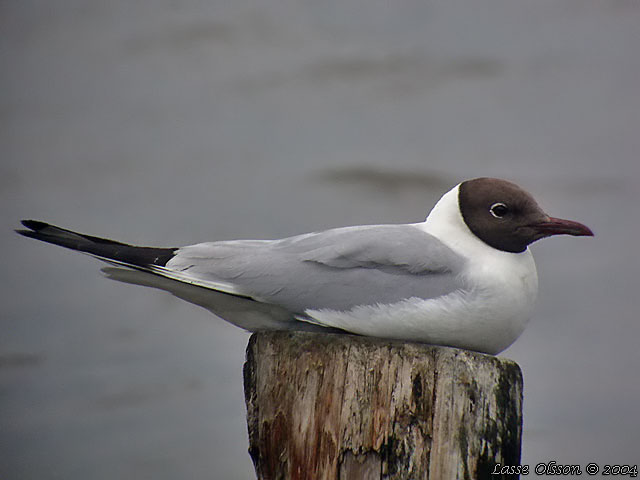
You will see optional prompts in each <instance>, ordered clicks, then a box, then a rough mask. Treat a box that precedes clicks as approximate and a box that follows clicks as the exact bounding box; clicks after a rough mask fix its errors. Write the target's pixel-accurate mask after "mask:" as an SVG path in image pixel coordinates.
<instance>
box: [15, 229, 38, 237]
mask: <svg viewBox="0 0 640 480" xmlns="http://www.w3.org/2000/svg"><path fill="white" fill-rule="evenodd" d="M14 232H16V233H17V234H19V235H22V236H23V237H29V238H33V237H34V236H35V234H36V232H34V231H33V230H14Z"/></svg>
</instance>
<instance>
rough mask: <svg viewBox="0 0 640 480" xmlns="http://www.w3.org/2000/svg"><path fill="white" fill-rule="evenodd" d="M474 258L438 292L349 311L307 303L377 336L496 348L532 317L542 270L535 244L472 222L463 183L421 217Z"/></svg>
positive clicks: (340, 323)
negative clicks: (463, 206) (513, 241)
mask: <svg viewBox="0 0 640 480" xmlns="http://www.w3.org/2000/svg"><path fill="white" fill-rule="evenodd" d="M414 226H415V227H416V228H419V229H421V230H424V231H426V232H428V233H430V234H431V235H434V236H435V237H437V238H439V239H440V240H441V241H442V242H444V243H446V244H447V245H448V246H449V247H451V248H452V249H453V250H455V251H456V252H457V253H459V254H460V255H462V256H464V257H465V258H467V260H468V261H467V264H466V268H465V269H464V271H463V272H462V274H461V277H462V280H463V283H464V289H462V290H458V291H456V292H453V293H451V294H449V295H446V296H442V297H438V298H435V299H430V300H424V299H419V298H409V299H405V300H403V301H401V302H398V303H394V304H386V305H364V306H357V307H355V308H353V309H352V310H350V311H348V312H344V311H342V312H338V311H332V310H313V311H307V312H306V313H307V315H309V316H310V317H312V318H313V319H314V320H315V321H317V322H318V323H320V324H322V325H330V326H333V327H338V328H343V329H345V330H348V331H351V332H354V333H359V334H362V335H371V336H377V337H386V338H396V339H403V340H413V341H422V342H427V343H433V344H438V345H450V346H454V347H460V348H466V349H471V350H477V351H481V352H486V353H492V354H496V353H499V352H501V351H502V350H504V349H505V348H507V347H508V346H509V345H511V344H512V343H513V342H514V341H515V340H516V338H518V337H519V336H520V334H521V333H522V331H523V330H524V328H525V326H526V323H527V321H528V320H529V318H530V317H531V313H532V311H533V306H534V304H535V300H536V297H537V291H538V276H537V272H536V267H535V263H534V261H533V256H532V255H531V252H530V251H529V250H528V249H527V250H525V251H524V252H522V253H509V252H502V251H500V250H496V249H494V248H492V247H490V246H488V245H487V244H485V243H484V242H482V241H481V240H480V239H478V238H477V237H476V236H475V235H474V234H473V233H472V232H471V231H470V230H469V228H468V227H467V226H466V224H465V223H464V220H463V219H462V215H461V214H460V209H459V208H458V186H456V187H454V188H453V189H452V190H451V191H449V192H448V193H447V194H445V195H444V196H443V197H442V198H441V199H440V201H439V202H438V203H437V204H436V206H435V207H434V208H433V210H432V211H431V213H430V214H429V217H427V220H426V221H425V222H423V223H418V224H414Z"/></svg>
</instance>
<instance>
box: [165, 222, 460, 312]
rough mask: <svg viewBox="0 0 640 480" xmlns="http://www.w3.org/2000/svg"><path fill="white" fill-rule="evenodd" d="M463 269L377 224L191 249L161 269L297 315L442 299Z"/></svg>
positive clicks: (417, 234)
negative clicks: (414, 299)
mask: <svg viewBox="0 0 640 480" xmlns="http://www.w3.org/2000/svg"><path fill="white" fill-rule="evenodd" d="M463 263H464V259H463V258H462V257H461V256H459V255H458V254H456V253H455V252H454V251H452V250H451V249H450V248H448V247H447V246H446V245H444V244H443V243H442V242H440V241H439V240H438V239H437V238H435V237H433V236H431V235H429V234H427V233H425V232H423V231H422V230H420V229H418V228H416V227H415V226H412V225H377V226H363V227H346V228H338V229H333V230H327V231H324V232H319V233H311V234H306V235H299V236H295V237H290V238H285V239H282V240H240V241H228V242H213V243H202V244H197V245H192V246H188V247H183V248H180V249H178V250H177V252H176V255H175V257H174V258H172V259H171V260H170V261H169V262H168V263H167V264H166V269H167V270H169V271H171V272H172V276H173V278H176V279H178V280H181V281H186V282H188V283H194V284H198V285H202V286H208V287H209V288H214V289H218V290H220V291H223V292H227V293H232V294H235V295H242V296H246V297H249V298H253V299H256V300H259V301H262V302H267V303H271V304H276V305H279V306H282V307H284V308H286V309H287V310H289V311H291V312H293V313H294V314H300V315H301V314H303V313H304V312H305V311H306V310H308V309H314V310H315V309H333V310H346V309H350V308H352V307H354V306H357V305H372V304H386V303H394V302H397V301H400V300H403V299H406V298H410V297H418V298H423V299H428V298H434V297H437V296H440V295H446V294H448V293H450V292H452V291H454V290H456V289H458V288H460V287H461V282H460V279H459V278H458V273H459V272H460V270H461V268H462V265H463Z"/></svg>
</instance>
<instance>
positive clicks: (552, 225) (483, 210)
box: [458, 178, 593, 253]
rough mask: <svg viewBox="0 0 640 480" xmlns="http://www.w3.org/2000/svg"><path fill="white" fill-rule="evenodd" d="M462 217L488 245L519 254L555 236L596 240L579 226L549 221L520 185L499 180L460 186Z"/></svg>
mask: <svg viewBox="0 0 640 480" xmlns="http://www.w3.org/2000/svg"><path fill="white" fill-rule="evenodd" d="M458 203H459V205H460V213H461V214H462V218H463V219H464V221H465V223H466V224H467V226H468V227H469V229H470V230H471V231H472V232H473V233H474V234H475V235H476V236H477V237H478V238H479V239H480V240H482V241H483V242H485V243H486V244H487V245H489V246H491V247H493V248H496V249H498V250H502V251H504V252H512V253H519V252H523V251H524V250H526V248H527V246H528V245H529V244H531V243H533V242H535V241H536V240H539V239H541V238H545V237H550V236H551V235H575V236H593V232H591V230H590V229H589V228H588V227H586V226H584V225H582V224H581V223H578V222H572V221H570V220H562V219H560V218H552V217H549V216H548V215H547V214H546V213H544V211H542V209H541V208H540V207H539V206H538V204H537V203H536V201H535V200H534V199H533V197H532V196H531V195H530V194H529V193H527V192H526V191H524V190H523V189H522V188H520V187H519V186H518V185H516V184H514V183H511V182H507V181H506V180H500V179H497V178H476V179H473V180H467V181H466V182H462V183H461V184H460V190H459V197H458Z"/></svg>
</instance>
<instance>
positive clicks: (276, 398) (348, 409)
mask: <svg viewBox="0 0 640 480" xmlns="http://www.w3.org/2000/svg"><path fill="white" fill-rule="evenodd" d="M244 379H245V397H246V403H247V424H248V429H249V453H250V454H251V458H252V459H253V462H254V465H255V468H256V473H257V476H258V478H259V479H264V480H271V479H379V478H380V479H381V478H385V479H387V478H388V479H426V478H431V479H455V478H460V479H463V478H464V479H481V478H494V479H495V478H501V477H499V476H495V475H491V472H492V471H493V469H494V466H495V465H496V464H497V463H500V464H502V465H518V464H519V462H520V444H521V433H522V374H521V372H520V368H519V367H518V365H517V364H516V363H514V362H513V361H511V360H507V359H504V358H499V357H494V356H491V355H484V354H480V353H475V352H470V351H466V350H459V349H455V348H448V347H436V346H430V345H424V344H417V343H404V342H395V341H389V340H382V339H375V338H368V337H360V336H353V335H339V334H319V333H295V332H264V333H256V334H253V335H252V336H251V339H250V341H249V345H248V347H247V361H246V363H245V367H244Z"/></svg>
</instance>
